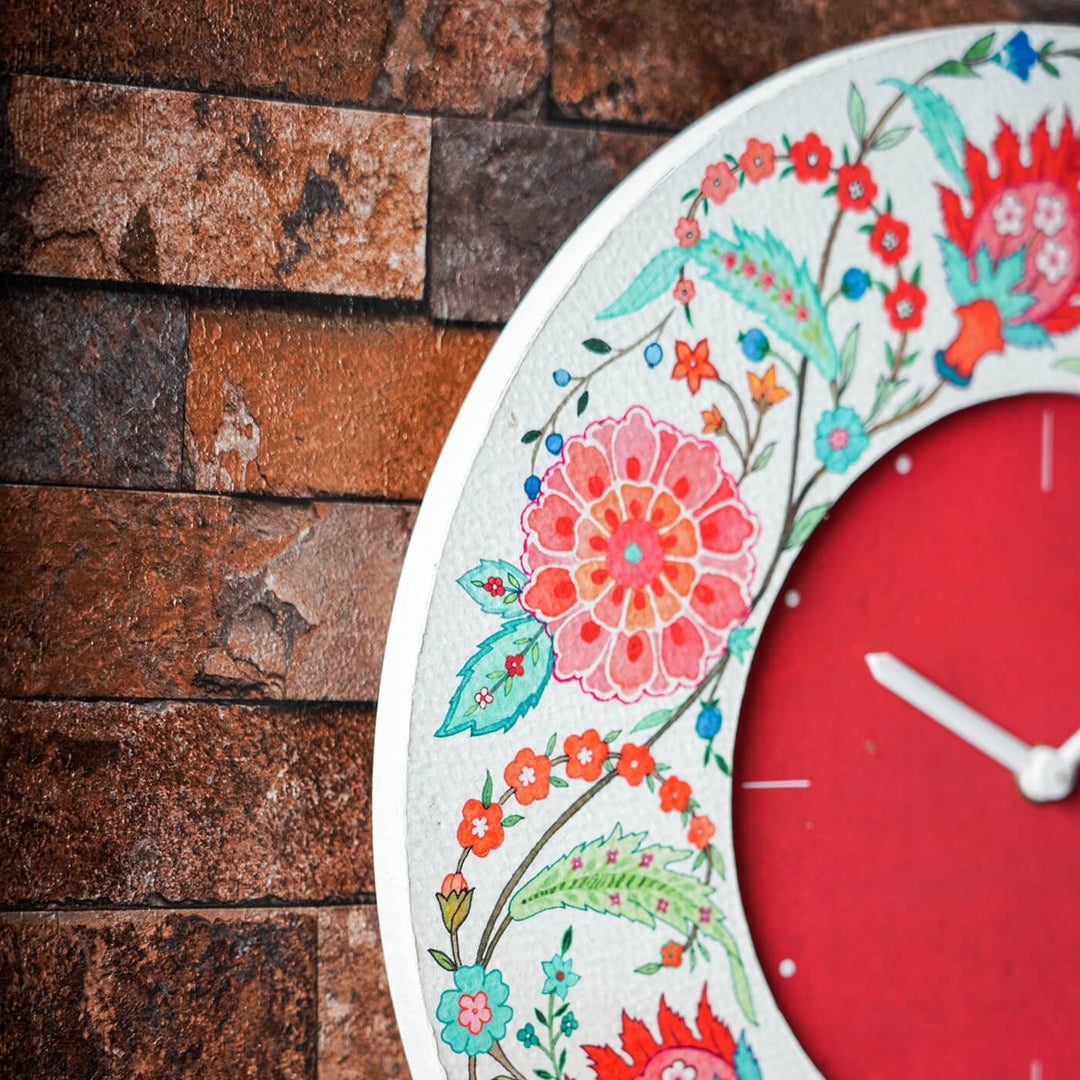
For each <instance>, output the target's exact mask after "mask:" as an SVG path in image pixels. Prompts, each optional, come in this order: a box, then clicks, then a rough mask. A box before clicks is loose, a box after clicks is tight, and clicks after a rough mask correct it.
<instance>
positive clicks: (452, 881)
mask: <svg viewBox="0 0 1080 1080" xmlns="http://www.w3.org/2000/svg"><path fill="white" fill-rule="evenodd" d="M468 891H469V883H468V882H467V881H466V880H465V878H464V876H463V875H461V874H447V875H446V877H444V878H443V881H442V888H441V889H440V890H439V895H440V896H449V895H450V894H451V893H463V892H468Z"/></svg>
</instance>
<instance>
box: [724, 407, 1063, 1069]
mask: <svg viewBox="0 0 1080 1080" xmlns="http://www.w3.org/2000/svg"><path fill="white" fill-rule="evenodd" d="M1078 463H1080V401H1078V400H1077V399H1073V398H1065V397H1049V396H1043V395H1033V396H1031V397H1026V398H1022V399H1015V400H1008V401H1001V402H996V403H993V404H989V405H982V406H979V407H978V408H976V409H972V410H969V411H966V412H963V413H959V414H957V415H955V416H953V417H950V418H948V419H946V420H943V421H941V422H940V423H939V424H936V425H935V426H934V427H932V428H930V429H929V430H927V431H925V432H923V433H922V434H920V435H918V436H915V437H914V438H913V439H911V440H909V441H908V442H906V443H904V444H903V445H902V446H901V447H900V448H898V450H897V451H894V452H893V453H892V454H890V455H888V456H887V457H886V458H885V459H884V460H882V461H881V462H880V463H879V464H878V465H877V466H875V468H874V469H873V470H871V471H870V472H869V473H868V474H867V475H866V476H864V477H862V478H861V479H860V480H859V481H858V482H857V483H856V484H855V485H854V486H853V487H852V488H851V489H850V490H849V491H848V492H847V493H846V494H845V496H844V498H843V499H842V500H841V501H840V502H839V503H838V504H837V506H836V508H835V510H834V511H833V512H832V513H831V514H830V516H829V521H827V522H825V523H824V524H823V525H822V526H821V528H820V530H819V532H818V534H817V535H816V536H815V537H814V538H813V539H812V540H811V541H810V542H809V543H808V544H807V545H806V549H805V550H804V552H803V553H802V555H801V556H800V558H799V560H798V562H797V563H796V564H795V566H794V567H793V568H792V571H791V573H790V574H789V575H788V578H787V580H786V581H785V583H784V588H785V595H786V597H787V598H788V600H789V602H790V604H791V605H792V606H788V605H787V604H784V605H782V606H778V608H777V609H776V611H774V613H773V616H772V618H771V619H770V621H769V626H768V629H767V630H766V632H765V633H764V635H763V636H762V639H761V643H760V645H759V647H758V651H757V655H756V657H755V660H754V665H753V669H752V673H751V677H750V682H749V685H748V687H747V693H746V697H745V699H744V702H743V708H742V713H741V716H740V724H739V736H738V741H737V744H736V755H735V784H734V788H733V820H734V828H735V857H736V862H737V864H738V868H739V884H740V887H741V890H742V898H743V903H744V905H745V908H746V914H747V918H748V921H749V925H750V931H751V934H752V935H753V939H754V943H755V947H756V949H757V955H758V959H759V960H760V961H761V964H762V968H763V970H764V971H765V972H766V974H767V975H768V978H769V984H770V987H771V989H772V991H773V994H774V995H775V998H776V1001H777V1004H778V1005H779V1007H780V1009H781V1011H782V1012H783V1013H784V1015H785V1017H786V1018H787V1020H788V1022H789V1023H790V1024H791V1026H792V1029H793V1031H794V1033H795V1034H796V1036H797V1037H798V1038H799V1040H800V1042H801V1043H802V1045H803V1048H804V1049H805V1050H806V1051H807V1053H808V1054H809V1055H810V1057H811V1059H812V1060H813V1061H814V1062H815V1064H816V1065H817V1066H818V1067H819V1068H820V1069H821V1071H822V1072H823V1073H824V1074H825V1075H826V1076H828V1077H830V1080H845V1078H860V1077H863V1076H865V1075H866V1073H867V1063H870V1062H872V1063H873V1070H872V1071H873V1075H874V1076H876V1077H881V1078H882V1080H894V1078H896V1080H899V1078H901V1077H903V1078H907V1077H911V1076H923V1075H925V1076H931V1075H935V1072H936V1069H937V1068H938V1067H939V1066H940V1064H941V1063H942V1062H948V1063H949V1075H950V1076H953V1077H971V1078H972V1080H975V1078H979V1080H982V1078H986V1077H993V1076H1016V1077H1029V1076H1032V1075H1039V1073H1040V1068H1041V1071H1042V1074H1043V1075H1045V1076H1047V1077H1052V1076H1067V1075H1069V1074H1070V1072H1071V1071H1072V1070H1073V1068H1074V1063H1075V1062H1077V1061H1080V1031H1078V1030H1077V1027H1076V1025H1075V1024H1074V1023H1073V1022H1072V1018H1073V1017H1075V1016H1077V1015H1080V982H1078V981H1077V979H1076V974H1075V973H1076V971H1077V968H1078V966H1080V923H1078V922H1077V920H1076V897H1077V891H1078V889H1080V843H1078V838H1080V799H1076V798H1071V799H1065V800H1063V801H1061V802H1056V803H1050V804H1047V805H1036V804H1034V803H1031V802H1029V801H1027V800H1026V799H1024V798H1023V796H1022V795H1021V794H1020V792H1019V790H1018V788H1017V786H1016V784H1015V782H1014V780H1013V778H1012V776H1011V775H1010V774H1009V772H1008V771H1007V770H1006V769H1003V768H1002V767H1001V766H1000V765H998V764H997V763H996V762H994V761H992V760H991V759H990V758H988V757H987V756H985V755H984V754H982V753H980V752H979V751H977V750H975V749H974V748H973V747H971V746H969V745H968V744H967V743H965V742H963V741H962V740H960V739H959V738H957V737H956V736H955V735H953V734H952V733H950V732H949V731H946V730H945V729H944V728H942V727H941V726H940V725H938V724H936V723H935V722H934V721H932V720H930V719H929V718H928V717H926V716H924V715H923V714H921V713H919V712H917V711H916V710H915V709H913V708H912V707H911V706H909V705H907V704H906V703H904V702H903V701H901V700H900V698H898V697H895V696H894V695H892V694H889V693H888V692H886V691H885V690H883V688H882V687H880V686H879V685H878V684H877V683H876V682H875V681H874V680H873V678H872V677H871V675H870V672H869V670H868V668H867V666H866V663H865V660H864V656H865V654H866V653H867V652H871V651H878V650H886V649H887V650H889V651H891V652H893V653H895V654H896V655H897V656H899V657H902V658H903V659H904V660H906V661H907V662H908V663H910V664H911V665H912V666H913V667H915V668H917V669H918V670H920V671H921V672H923V673H925V674H926V675H928V676H930V677H931V678H933V679H934V681H935V682H939V683H940V684H941V685H942V686H944V687H946V688H948V689H949V690H950V691H951V692H952V693H954V694H955V695H956V696H958V697H960V698H961V699H962V700H963V701H965V702H967V703H969V704H970V705H972V706H973V707H975V708H977V709H978V710H979V711H980V712H982V713H984V714H986V715H987V716H990V717H992V718H993V719H995V720H996V721H998V722H1000V723H1001V724H1002V725H1004V726H1006V727H1007V728H1008V729H1009V730H1010V731H1012V732H1013V733H1014V734H1016V735H1018V736H1020V737H1021V738H1022V739H1024V740H1025V741H1027V742H1029V743H1047V744H1050V745H1053V746H1058V745H1060V744H1061V743H1063V742H1064V741H1065V740H1066V739H1067V738H1068V737H1069V736H1070V735H1071V734H1072V733H1073V732H1074V731H1075V730H1076V729H1077V727H1080V711H1078V709H1077V704H1076V701H1077V699H1076V687H1075V685H1074V683H1073V680H1072V678H1071V676H1070V675H1069V672H1070V671H1071V670H1072V669H1073V666H1074V663H1075V653H1076V647H1077V643H1078V642H1080V614H1078V611H1077V606H1076V597H1077V596H1078V595H1080V561H1078V560H1077V559H1076V558H1075V553H1074V550H1073V549H1074V540H1073V538H1074V537H1075V536H1077V535H1078V533H1080V464H1078ZM792 658H798V659H797V661H794V662H793V660H792ZM769 780H773V781H776V780H781V781H802V782H803V784H800V785H799V786H789V787H769V786H760V782H761V781H769ZM1049 988H1053V989H1052V992H1049ZM840 1027H844V1028H846V1029H847V1030H848V1032H849V1036H848V1038H846V1039H836V1038H834V1037H833V1032H835V1031H836V1030H838V1029H839V1028H840ZM987 1031H992V1032H993V1038H987V1037H986V1032H987Z"/></svg>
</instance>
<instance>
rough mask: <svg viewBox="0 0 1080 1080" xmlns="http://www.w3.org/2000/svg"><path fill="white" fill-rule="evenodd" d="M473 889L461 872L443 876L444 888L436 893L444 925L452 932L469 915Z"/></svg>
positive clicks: (459, 926) (457, 928) (459, 927)
mask: <svg viewBox="0 0 1080 1080" xmlns="http://www.w3.org/2000/svg"><path fill="white" fill-rule="evenodd" d="M472 897H473V890H472V889H470V888H469V885H468V882H466V880H465V878H464V877H463V876H462V875H461V874H447V875H446V877H444V878H443V883H442V888H441V889H440V890H439V892H437V893H436V894H435V899H436V900H438V901H439V910H440V911H441V912H442V921H443V926H445V927H446V929H447V930H449V931H450V933H451V934H452V933H454V932H455V931H456V930H459V929H461V925H462V923H464V922H465V920H466V919H467V918H468V916H469V908H470V907H472Z"/></svg>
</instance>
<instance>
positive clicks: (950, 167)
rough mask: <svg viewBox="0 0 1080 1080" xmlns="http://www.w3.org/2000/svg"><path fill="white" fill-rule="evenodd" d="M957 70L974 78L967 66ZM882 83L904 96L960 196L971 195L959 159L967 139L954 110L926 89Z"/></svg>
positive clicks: (889, 81) (900, 81)
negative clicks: (965, 72)
mask: <svg viewBox="0 0 1080 1080" xmlns="http://www.w3.org/2000/svg"><path fill="white" fill-rule="evenodd" d="M943 66H944V65H943ZM960 66H961V67H964V69H965V71H967V72H968V73H969V74H974V73H973V72H972V71H971V69H970V68H967V67H966V65H963V64H961V65H960ZM882 82H884V83H887V84H888V85H890V86H895V87H896V88H897V90H899V91H900V92H901V93H903V94H905V95H906V96H907V98H908V100H909V101H910V102H911V104H912V107H913V108H914V110H915V116H916V117H917V118H918V120H919V123H920V124H921V125H922V133H923V135H925V136H926V141H927V142H928V143H929V144H930V148H931V149H932V150H933V151H934V156H935V157H936V158H937V159H938V161H940V162H941V164H942V165H943V166H944V168H945V171H946V172H947V173H948V174H949V176H950V177H952V180H953V182H954V183H955V184H956V186H957V187H958V188H959V189H960V191H961V193H962V194H964V195H970V194H971V185H970V183H969V182H968V178H967V173H965V172H964V169H963V166H962V165H961V164H960V160H959V157H958V155H960V156H963V155H964V143H965V138H966V136H965V135H964V125H963V124H962V123H961V122H960V117H959V116H957V115H956V110H955V109H954V108H953V107H952V106H951V105H950V104H949V103H948V102H947V101H946V100H945V99H944V98H943V97H942V96H941V95H940V94H936V93H934V91H933V90H930V89H929V88H928V87H925V86H913V85H912V84H911V83H908V82H904V80H903V79H883V80H882Z"/></svg>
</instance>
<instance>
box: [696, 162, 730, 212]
mask: <svg viewBox="0 0 1080 1080" xmlns="http://www.w3.org/2000/svg"><path fill="white" fill-rule="evenodd" d="M738 186H739V181H738V180H736V179H735V174H734V173H733V172H732V171H731V168H730V167H729V166H728V165H726V164H725V163H724V162H722V161H719V162H717V163H716V164H715V165H710V166H709V167H708V168H707V169H706V170H705V180H704V182H703V183H702V185H701V194H702V195H704V196H705V197H706V198H707V199H712V201H713V202H714V203H716V204H717V206H719V205H720V204H721V203H722V202H724V201H725V200H726V199H727V197H728V196H729V195H730V194H731V193H732V192H733V191H734V190H735V189H736V188H737V187H738Z"/></svg>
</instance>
